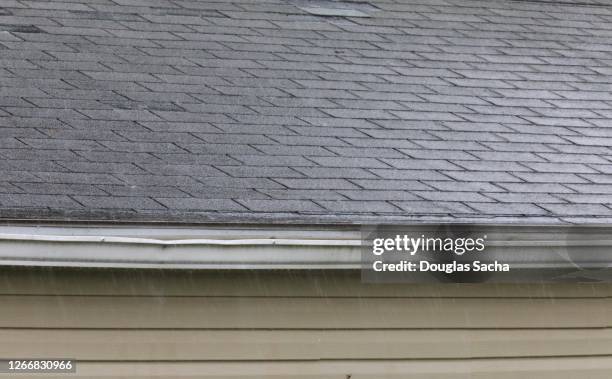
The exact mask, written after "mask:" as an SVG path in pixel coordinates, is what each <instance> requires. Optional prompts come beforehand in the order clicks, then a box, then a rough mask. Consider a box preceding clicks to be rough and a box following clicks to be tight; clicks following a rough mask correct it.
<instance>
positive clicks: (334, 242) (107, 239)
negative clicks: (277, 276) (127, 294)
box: [0, 233, 612, 247]
mask: <svg viewBox="0 0 612 379" xmlns="http://www.w3.org/2000/svg"><path fill="white" fill-rule="evenodd" d="M2 241H24V242H26V241H27V242H43V243H44V242H50V243H53V242H55V243H102V244H137V245H159V246H206V245H218V246H323V247H324V246H330V247H331V246H338V247H362V241H361V240H360V239H295V238H247V239H200V238H187V239H172V240H164V239H155V238H140V237H117V236H67V235H46V234H2V233H0V243H2ZM487 246H496V247H526V246H533V247H563V246H609V247H612V239H603V240H590V241H581V240H576V241H568V240H508V241H501V240H497V241H496V240H491V241H487Z"/></svg>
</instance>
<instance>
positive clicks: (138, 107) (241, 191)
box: [0, 0, 612, 222]
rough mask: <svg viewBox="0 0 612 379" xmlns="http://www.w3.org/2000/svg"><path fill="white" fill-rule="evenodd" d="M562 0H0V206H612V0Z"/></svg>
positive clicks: (511, 214) (488, 211)
mask: <svg viewBox="0 0 612 379" xmlns="http://www.w3.org/2000/svg"><path fill="white" fill-rule="evenodd" d="M562 3H567V4H562ZM571 3H572V2H571V1H510V0H481V1H472V0H372V1H369V3H364V2H358V3H355V2H337V1H326V0H312V1H311V0H269V1H254V0H236V1H206V0H112V1H111V0H66V1H60V0H50V1H39V0H3V1H2V2H1V3H0V6H2V8H0V30H1V32H0V156H1V157H2V161H0V171H1V172H0V178H1V179H0V180H1V183H0V214H1V215H2V217H4V218H11V217H20V218H35V219H36V218H38V219H46V218H55V219H65V218H69V219H89V220H101V219H115V220H148V221H163V220H175V221H210V220H212V221H226V222H231V221H241V220H250V221H266V222H270V221H272V222H273V221H279V222H280V221H289V220H291V221H295V222H311V221H327V222H366V221H368V222H377V221H383V220H393V219H404V220H448V221H460V220H478V221H483V220H485V221H513V222H537V221H559V220H574V221H595V222H609V221H610V220H612V217H611V216H612V175H611V174H612V148H611V146H612V4H610V2H609V1H607V0H606V1H603V0H600V1H595V0H584V1H581V2H580V4H579V5H578V4H577V3H575V4H576V5H572V4H571ZM598 3H599V4H604V5H605V4H607V6H598V5H597V4H598ZM338 9H341V10H340V11H338ZM345 15H349V16H350V17H346V16H345ZM354 16H359V17H354Z"/></svg>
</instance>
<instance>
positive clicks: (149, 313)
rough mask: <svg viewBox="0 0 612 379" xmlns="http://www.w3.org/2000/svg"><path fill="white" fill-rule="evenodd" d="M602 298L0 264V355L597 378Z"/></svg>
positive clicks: (196, 367)
mask: <svg viewBox="0 0 612 379" xmlns="http://www.w3.org/2000/svg"><path fill="white" fill-rule="evenodd" d="M611 295H612V286H611V285H605V284H604V285H602V284H558V285H552V284H546V285H526V284H521V285H493V284H469V285H457V284H443V285H442V284H439V285H409V284H391V285H367V284H362V283H361V282H360V278H359V273H349V272H309V273H306V272H301V273H297V272H278V271H277V272H208V273H206V272H199V273H198V272H179V271H170V272H168V271H143V270H126V271H117V270H112V271H111V270H76V269H71V270H68V269H3V270H2V271H0V306H1V308H0V341H1V342H0V356H1V357H14V358H52V357H54V358H73V359H77V360H78V361H80V362H79V363H78V373H77V374H76V375H73V376H72V377H83V378H148V377H151V378H153V377H155V378H223V379H229V378H250V379H254V378H334V379H336V378H337V379H347V378H350V379H361V378H371V379H378V378H398V379H399V378H427V379H430V378H449V379H450V378H466V379H467V378H496V379H497V378H502V379H503V378H513V379H514V378H521V379H525V378H572V379H574V378H576V377H580V378H606V379H608V378H610V377H612V329H610V326H611V325H612V301H611V299H610V296H611ZM19 377H20V378H27V377H34V376H32V375H23V374H22V375H20V376H19ZM44 377H45V378H53V377H58V378H59V377H67V376H55V375H49V374H45V375H44Z"/></svg>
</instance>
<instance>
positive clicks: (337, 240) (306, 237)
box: [0, 225, 612, 270]
mask: <svg viewBox="0 0 612 379" xmlns="http://www.w3.org/2000/svg"><path fill="white" fill-rule="evenodd" d="M423 228H424V227H423V226H414V227H409V229H412V231H413V232H414V233H415V234H416V233H418V235H420V234H421V233H423V230H424V229H423ZM482 228H483V230H488V231H487V233H488V234H489V241H488V242H487V250H486V252H487V256H488V257H489V258H490V259H502V260H505V261H506V262H507V263H511V264H513V265H514V267H518V268H528V269H532V268H536V269H552V268H554V269H559V268H574V269H575V268H576V267H578V266H580V264H579V265H577V264H576V263H575V262H576V261H581V262H582V264H583V265H587V266H589V267H591V268H593V267H595V268H607V267H608V265H609V264H610V262H612V234H611V233H610V231H611V228H610V227H588V228H582V229H580V230H578V229H576V228H567V229H566V228H560V227H550V226H525V227H517V226H512V227H499V226H497V227H490V226H483V227H482ZM361 255H362V242H361V233H360V230H359V229H356V228H352V229H351V228H348V229H347V228H334V227H309V226H303V227H297V226H291V227H289V226H288V227H282V226H278V225H277V226H269V227H265V226H262V227H250V228H236V227H219V226H211V227H206V226H195V227H190V228H179V227H147V226H146V225H143V226H141V227H134V226H124V227H122V226H113V227H92V226H75V225H66V226H57V225H53V226H44V225H42V226H41V225H37V226H31V225H13V226H1V227H0V266H1V265H4V266H55V267H100V268H103V267H107V268H155V269H202V270H207V269H208V270H219V269H222V270H234V269H235V270H244V269H255V270H258V269H261V270H269V269H290V270H315V269H316V270H320V269H335V270H337V269H340V270H359V269H360V268H361V266H362V257H361ZM577 257H578V258H579V259H577Z"/></svg>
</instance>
